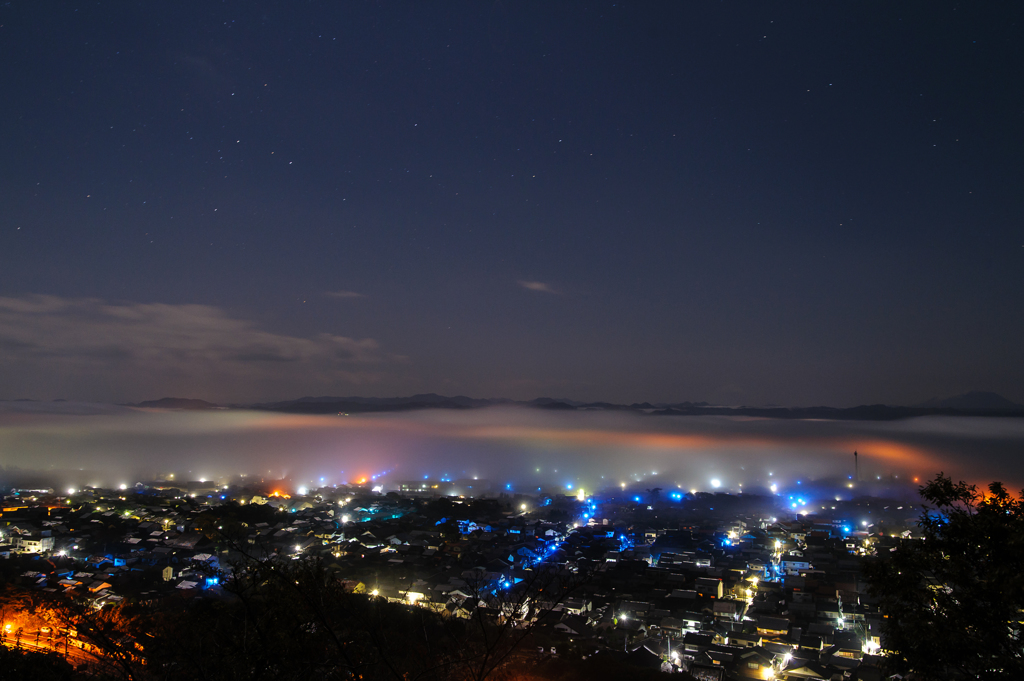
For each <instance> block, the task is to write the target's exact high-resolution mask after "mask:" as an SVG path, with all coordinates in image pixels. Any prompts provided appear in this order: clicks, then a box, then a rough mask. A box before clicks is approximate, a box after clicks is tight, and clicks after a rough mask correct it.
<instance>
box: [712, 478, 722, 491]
mask: <svg viewBox="0 0 1024 681" xmlns="http://www.w3.org/2000/svg"><path fill="white" fill-rule="evenodd" d="M711 486H712V487H714V488H715V489H718V488H719V487H721V486H722V481H721V480H719V479H718V478H711Z"/></svg>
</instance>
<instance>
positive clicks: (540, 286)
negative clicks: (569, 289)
mask: <svg viewBox="0 0 1024 681" xmlns="http://www.w3.org/2000/svg"><path fill="white" fill-rule="evenodd" d="M519 285H520V286H522V287H523V288H525V289H527V290H529V291H538V292H540V293H554V294H558V291H556V290H555V289H553V288H551V286H549V285H548V284H545V283H544V282H543V281H523V280H520V281H519Z"/></svg>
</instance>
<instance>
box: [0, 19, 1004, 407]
mask: <svg viewBox="0 0 1024 681" xmlns="http://www.w3.org/2000/svg"><path fill="white" fill-rule="evenodd" d="M1022 26H1024V5H1021V4H1020V3H947V2H932V1H929V2H918V3H903V2H874V3H872V2H865V3H816V2H813V3H812V2H808V3H802V4H801V3H784V4H782V5H780V6H769V5H767V4H765V3H752V2H751V3H739V2H685V3H683V2H671V3H670V2H663V3H649V2H648V3H633V2H627V3H622V2H605V3H575V2H573V3H551V2H543V3H511V2H508V3H504V2H493V3H492V2H465V3H456V2H447V3H413V2H407V3H398V2H384V3H370V2H346V3H342V2H299V1H290V2H284V1H282V2H253V1H245V2H214V1H213V0H203V1H201V2H198V1H197V2H187V1H183V2H173V3H152V2H43V1H39V0H11V1H10V2H4V3H2V5H0V398H3V399H15V398H35V399H54V398H65V399H72V400H109V401H128V400H133V401H134V400H142V399H153V398H157V397H162V396H166V395H174V396H180V397H193V398H203V399H208V400H212V401H220V402H228V401H234V402H252V401H259V400H268V399H284V398H293V397H299V396H301V395H310V394H316V395H377V396H389V395H408V394H413V393H418V392H438V393H443V394H467V395H471V396H475V397H511V398H518V399H529V398H534V397H539V396H554V397H570V398H574V399H582V400H598V399H599V400H608V401H618V402H632V401H643V400H650V401H680V400H708V401H712V402H718V403H725V404H752V405H761V404H770V403H774V404H786V405H813V404H829V405H832V406H851V405H856V404H863V403H889V404H914V403H917V402H921V401H924V400H926V399H928V398H932V397H946V396H949V395H953V394H957V393H963V392H966V391H969V390H991V391H995V392H998V393H1000V394H1002V395H1004V396H1006V397H1008V398H1010V399H1012V400H1014V401H1017V402H1024V351H1022V348H1024V219H1022V218H1024V90H1022V87H1024V85H1022V84H1024V31H1022Z"/></svg>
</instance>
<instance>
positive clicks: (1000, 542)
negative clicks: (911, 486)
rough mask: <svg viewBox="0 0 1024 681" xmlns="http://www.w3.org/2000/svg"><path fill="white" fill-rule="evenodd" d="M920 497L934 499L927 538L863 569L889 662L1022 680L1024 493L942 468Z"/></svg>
mask: <svg viewBox="0 0 1024 681" xmlns="http://www.w3.org/2000/svg"><path fill="white" fill-rule="evenodd" d="M921 496H922V497H923V498H924V499H925V500H926V501H928V502H930V503H931V507H927V506H926V510H925V511H924V512H923V513H922V515H921V519H920V525H921V528H922V530H923V532H924V540H923V541H921V540H903V541H902V543H901V544H900V545H899V546H897V547H896V548H895V550H894V551H892V552H883V553H884V554H886V555H883V556H882V557H880V558H879V559H878V560H876V561H875V562H874V563H871V564H869V565H868V566H867V569H866V576H867V577H868V580H869V582H870V589H871V593H872V594H873V595H875V596H877V597H878V598H879V601H880V602H879V605H880V608H881V610H882V613H883V614H884V615H885V618H886V619H885V620H884V623H883V627H882V637H883V638H882V647H883V650H885V651H886V653H887V658H888V659H887V663H888V666H889V667H890V669H891V671H893V672H900V673H907V672H910V671H913V672H916V673H917V674H920V675H923V676H924V677H925V678H935V679H949V678H976V679H1021V678H1024V646H1022V643H1021V641H1022V635H1024V632H1022V628H1024V627H1022V624H1021V620H1022V615H1021V613H1022V608H1024V578H1022V573H1021V567H1022V566H1024V498H1022V497H1016V498H1015V497H1013V496H1012V495H1010V494H1009V493H1008V492H1007V491H1006V489H1004V487H1003V485H1002V484H1001V483H998V482H993V483H992V484H990V485H989V486H988V493H987V494H982V493H979V492H978V490H977V488H976V487H975V486H974V485H968V484H967V483H964V482H953V481H952V480H951V479H950V478H948V477H945V476H944V475H943V474H942V473H939V475H937V476H936V477H935V479H934V480H932V481H931V482H929V483H928V484H926V485H925V486H924V487H922V488H921ZM1022 496H1024V495H1022Z"/></svg>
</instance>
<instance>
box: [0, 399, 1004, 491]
mask: <svg viewBox="0 0 1024 681" xmlns="http://www.w3.org/2000/svg"><path fill="white" fill-rule="evenodd" d="M855 450H856V451H857V452H858V453H859V460H860V476H861V479H862V480H874V481H878V482H879V484H881V483H885V482H887V481H888V482H897V481H898V482H900V483H902V482H903V481H906V482H908V483H910V482H913V480H914V478H915V477H916V478H919V479H920V480H921V481H924V480H925V479H927V478H930V477H933V476H934V475H935V473H937V472H938V471H944V472H945V473H947V474H948V475H952V476H953V477H955V478H961V479H965V480H968V481H971V482H975V483H978V484H986V483H987V482H989V481H991V480H1001V481H1003V482H1005V483H1007V484H1008V485H1009V486H1010V487H1011V488H1014V489H1020V488H1021V487H1022V485H1024V457H1021V456H1020V454H1021V453H1022V452H1024V419H1016V418H984V417H922V418H915V419H908V420H905V421H886V422H870V421H852V422H851V421H826V420H802V421H799V420H772V419H755V418H743V417H728V416H714V417H694V416H657V417H656V416H644V415H639V414H635V413H621V412H600V411H594V412H560V411H559V412H548V411H542V410H536V409H529V408H515V407H492V408H487V409H476V410H465V411H455V410H443V411H442V410H436V411H416V412H403V413H387V414H367V415H360V416H347V417H346V416H318V415H291V414H279V413H267V412H256V411H227V410H223V411H205V412H183V411H160V410H145V409H132V408H125V407H117V406H112V405H95V404H88V405H86V404H80V403H0V466H2V467H3V470H2V471H0V485H12V484H26V482H19V481H28V480H40V481H43V480H45V481H49V484H50V485H53V486H61V487H62V486H82V485H96V486H116V485H120V484H129V485H131V484H134V483H135V482H138V481H148V480H153V479H155V478H157V477H165V476H169V475H171V474H174V475H175V479H176V480H200V479H207V480H210V479H218V480H219V479H224V480H227V479H231V478H233V477H234V476H237V475H239V474H246V475H248V476H253V477H255V478H256V479H266V480H277V479H285V478H287V479H290V480H292V481H294V483H295V484H296V485H300V484H302V485H308V484H310V483H313V484H319V483H320V482H321V479H322V482H323V484H339V483H343V482H358V481H360V480H362V479H364V478H365V479H367V480H374V481H375V482H376V483H379V484H383V485H384V487H385V489H389V488H393V487H395V486H396V485H397V484H398V483H399V482H402V481H412V480H423V479H424V478H430V479H441V478H450V479H459V478H473V477H477V478H480V479H482V480H488V481H490V482H491V484H492V489H493V490H494V491H495V492H498V491H501V490H505V489H510V490H512V491H517V492H536V491H537V489H538V488H543V489H544V490H545V491H547V490H553V489H556V488H563V489H566V488H568V486H570V485H571V486H572V488H573V489H577V488H579V487H585V488H587V489H589V490H594V489H599V488H604V487H612V486H620V485H622V484H626V485H627V486H629V487H633V486H637V485H643V486H647V487H651V486H661V487H666V488H667V487H676V486H678V487H680V488H682V489H686V490H689V489H698V490H708V491H710V490H719V491H733V492H737V491H741V490H742V491H749V492H755V491H767V490H769V489H770V488H771V485H775V486H776V488H777V489H778V490H779V491H780V493H781V492H783V491H793V490H798V489H807V487H802V488H801V487H798V485H808V484H810V483H813V482H814V481H817V482H818V483H819V485H820V484H822V483H824V482H825V481H828V482H829V484H830V485H832V486H834V487H837V486H840V485H841V484H843V483H845V482H846V481H847V480H850V476H853V475H854V459H853V452H854V451H855ZM374 476H376V477H374ZM33 484H41V482H37V483H33Z"/></svg>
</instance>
